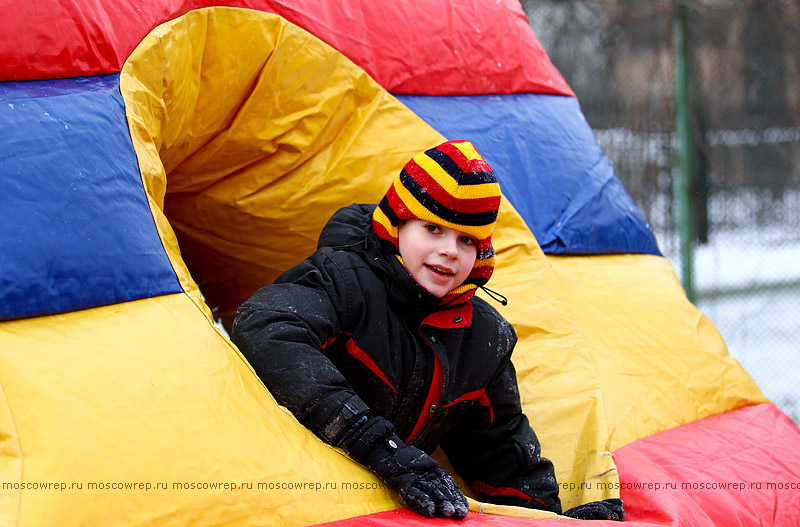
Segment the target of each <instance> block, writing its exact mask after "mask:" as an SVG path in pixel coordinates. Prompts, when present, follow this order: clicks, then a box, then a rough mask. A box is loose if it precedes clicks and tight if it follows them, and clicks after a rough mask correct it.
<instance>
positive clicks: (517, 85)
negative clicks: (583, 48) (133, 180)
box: [0, 0, 573, 95]
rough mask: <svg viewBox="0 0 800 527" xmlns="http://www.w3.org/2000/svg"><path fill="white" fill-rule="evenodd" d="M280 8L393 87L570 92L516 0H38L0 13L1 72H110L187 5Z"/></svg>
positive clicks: (17, 76) (435, 91) (2, 76)
mask: <svg viewBox="0 0 800 527" xmlns="http://www.w3.org/2000/svg"><path fill="white" fill-rule="evenodd" d="M212 5H222V6H231V7H245V8H251V9H257V10H261V11H267V12H273V13H277V14H279V15H281V16H283V17H284V18H286V19H287V20H289V21H290V22H292V23H294V24H296V25H298V26H300V27H302V28H304V29H306V30H308V31H309V32H311V33H313V34H314V35H316V36H317V37H319V38H320V39H321V40H323V41H325V42H327V43H328V44H330V45H331V46H333V47H334V48H336V49H338V50H339V51H340V52H342V53H343V54H345V55H346V56H348V57H349V58H350V59H351V60H353V62H355V63H356V64H358V65H359V66H360V67H361V68H363V69H364V70H365V71H367V72H368V73H369V74H370V75H371V76H372V77H374V78H375V79H376V80H377V81H378V82H379V83H380V84H381V85H382V86H383V87H384V88H386V89H387V90H389V91H390V92H392V93H404V94H421V95H478V94H492V93H520V92H531V93H548V94H561V95H573V94H572V91H571V90H570V88H569V86H568V85H567V83H566V82H565V81H564V78H563V77H562V76H561V74H560V73H559V72H558V71H557V70H556V69H555V67H554V66H553V64H552V63H551V62H550V59H549V58H548V57H547V54H546V53H545V51H544V49H543V48H542V46H541V44H540V43H539V41H538V39H537V38H536V35H534V33H533V31H532V30H531V28H530V26H529V25H528V20H527V18H526V17H525V13H524V11H523V10H522V7H521V5H520V4H519V2H518V1H517V0H463V1H461V2H458V3H453V4H450V3H446V2H440V1H438V0H416V1H414V2H394V1H393V2H379V1H376V0H341V1H337V2H308V1H303V0H225V1H214V0H129V1H126V2H99V1H96V0H72V1H69V2H65V1H61V0H38V1H36V2H19V3H18V5H16V6H14V9H8V10H6V12H5V15H4V16H3V17H2V19H0V34H2V35H9V36H10V35H13V36H14V37H13V38H4V39H3V40H2V42H1V43H0V80H31V79H45V78H63V77H77V76H87V75H97V74H104V73H116V72H118V71H120V69H121V67H122V64H123V63H124V62H125V59H127V57H128V55H129V54H130V53H131V51H133V49H134V48H135V47H136V45H137V44H139V42H140V41H141V40H142V38H144V37H145V35H147V33H149V32H150V31H151V30H152V29H153V28H154V27H156V26H158V25H159V24H161V23H163V22H166V21H168V20H171V19H173V18H176V17H178V16H180V15H182V14H184V13H186V12H187V11H191V10H193V9H198V8H202V7H207V6H212Z"/></svg>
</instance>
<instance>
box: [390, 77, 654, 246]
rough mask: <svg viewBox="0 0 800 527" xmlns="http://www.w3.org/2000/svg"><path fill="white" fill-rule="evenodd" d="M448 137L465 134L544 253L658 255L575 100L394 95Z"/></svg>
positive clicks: (648, 231) (530, 96) (527, 96)
mask: <svg viewBox="0 0 800 527" xmlns="http://www.w3.org/2000/svg"><path fill="white" fill-rule="evenodd" d="M396 97H397V98H398V99H399V100H400V101H401V102H403V104H405V105H406V106H408V107H409V108H410V109H411V110H412V111H413V112H415V113H416V114H417V115H419V116H420V117H421V118H422V119H424V120H425V121H426V122H427V123H428V124H430V125H431V126H432V127H434V128H435V129H436V130H438V131H439V132H440V133H441V134H442V135H444V136H445V137H447V138H448V139H469V140H471V141H472V142H473V143H474V144H475V146H476V147H477V148H478V151H479V152H480V153H481V154H483V156H484V157H485V158H486V159H487V161H489V164H491V165H492V167H493V168H494V170H495V172H496V173H497V177H498V179H499V180H500V186H501V188H502V189H503V193H504V195H505V196H506V197H507V198H508V199H509V201H511V203H512V204H513V205H514V207H515V208H516V209H517V211H518V212H519V213H520V215H522V218H523V219H524V220H525V222H526V223H527V224H528V227H529V228H530V230H531V232H532V233H533V235H534V236H535V237H536V239H537V241H538V242H539V244H540V245H541V247H542V249H543V250H544V252H546V253H548V254H622V253H640V254H656V255H660V254H661V252H660V251H659V249H658V245H657V243H656V239H655V236H654V235H653V232H652V230H651V229H650V226H649V225H648V224H647V221H646V220H645V219H644V216H643V215H642V213H641V211H640V210H639V208H638V207H637V206H636V204H635V203H634V201H633V199H632V198H631V197H630V194H628V192H627V191H626V190H625V188H624V187H623V186H622V183H621V182H620V180H619V178H617V176H616V173H615V172H614V167H613V165H612V164H611V162H610V161H609V159H608V158H607V157H606V156H605V154H604V153H603V151H602V149H601V148H600V145H599V144H598V143H597V140H596V139H595V137H594V133H593V132H592V130H591V128H590V126H589V124H588V123H587V122H586V119H584V117H583V114H582V113H581V109H580V106H579V104H578V101H577V99H575V98H574V97H564V96H557V95H539V94H531V93H520V94H511V95H480V96H448V97H441V96H440V97H434V96H419V95H397V96H396Z"/></svg>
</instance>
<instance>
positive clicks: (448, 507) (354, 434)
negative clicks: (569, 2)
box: [339, 417, 468, 520]
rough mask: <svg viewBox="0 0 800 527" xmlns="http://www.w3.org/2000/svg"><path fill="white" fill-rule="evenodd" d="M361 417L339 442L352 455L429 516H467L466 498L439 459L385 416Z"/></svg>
mask: <svg viewBox="0 0 800 527" xmlns="http://www.w3.org/2000/svg"><path fill="white" fill-rule="evenodd" d="M361 420H362V421H363V423H359V424H357V425H356V429H355V430H353V431H350V432H349V433H348V434H347V435H345V437H344V439H342V440H341V441H340V442H339V446H341V447H342V448H343V449H344V451H345V452H347V454H348V455H349V456H350V457H352V458H353V459H355V460H356V461H358V462H359V463H361V464H363V465H365V466H367V467H369V469H370V470H372V471H373V472H374V473H375V474H376V475H377V476H378V477H379V478H381V479H382V480H383V481H385V482H386V484H387V485H388V486H389V488H391V489H392V490H394V491H395V492H397V493H398V494H399V495H400V497H401V498H403V501H405V503H406V505H408V507H409V508H410V509H411V510H413V511H414V512H417V513H418V514H421V515H423V516H427V517H429V518H432V517H434V516H440V517H442V518H452V519H455V520H461V519H463V518H464V517H466V515H467V510H468V504H467V499H466V498H465V497H464V495H463V494H462V493H461V489H459V488H458V485H456V482H455V481H454V480H453V477H452V476H451V475H450V474H449V473H448V472H447V471H446V470H445V469H443V468H442V467H441V466H440V465H439V463H437V462H436V461H435V460H434V459H433V458H432V457H430V456H429V455H428V454H426V453H425V452H423V451H422V450H420V449H418V448H415V447H412V446H407V445H405V444H404V443H403V442H402V441H401V440H400V438H399V437H398V436H397V434H395V432H394V426H392V423H390V422H389V421H387V420H386V419H384V418H383V417H372V418H369V419H366V418H363V417H362V418H361Z"/></svg>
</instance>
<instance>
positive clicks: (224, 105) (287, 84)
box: [120, 7, 441, 326]
mask: <svg viewBox="0 0 800 527" xmlns="http://www.w3.org/2000/svg"><path fill="white" fill-rule="evenodd" d="M120 87H121V90H122V93H123V97H124V99H125V101H126V110H127V113H128V115H129V122H131V132H132V137H133V140H134V146H135V148H136V151H137V155H138V157H139V164H140V167H141V169H142V174H143V179H144V182H145V187H146V189H147V191H148V194H149V196H150V198H151V202H152V203H153V204H154V206H153V208H154V213H155V214H161V213H163V214H164V215H165V216H166V220H167V221H166V224H167V225H168V228H162V232H161V235H162V238H165V237H169V236H172V233H170V232H169V231H172V232H173V233H174V237H175V239H176V240H177V245H179V247H180V250H179V253H178V254H171V259H172V263H173V267H176V271H177V272H178V274H179V275H180V274H181V269H180V268H181V267H183V266H185V270H188V272H186V274H187V276H190V278H189V279H188V280H187V281H185V282H187V283H188V284H189V286H187V287H193V285H194V283H196V284H197V286H198V287H199V289H200V290H201V291H202V294H203V296H204V298H205V301H206V303H207V304H208V306H209V307H210V308H211V310H212V312H213V314H214V317H215V318H216V319H219V320H222V321H223V325H226V326H228V325H229V324H230V322H231V320H232V317H233V315H234V314H235V311H236V309H237V307H238V306H239V305H240V304H241V303H242V302H243V301H244V300H246V299H247V298H248V297H249V296H250V295H251V294H252V293H254V292H255V291H256V290H257V289H258V288H259V287H261V286H263V285H265V284H267V283H270V282H271V281H273V280H274V279H275V278H276V277H277V276H278V275H279V274H280V273H281V272H283V271H284V270H286V269H288V268H289V267H291V266H293V265H295V264H297V263H299V262H300V261H302V259H303V258H305V257H306V256H308V255H309V254H310V253H311V252H313V250H314V249H315V248H316V241H317V236H318V234H319V231H320V229H321V228H322V226H323V225H324V223H325V221H326V220H327V219H328V218H329V217H330V216H331V215H332V214H333V212H335V210H336V209H338V208H339V207H341V206H344V205H348V204H350V203H353V202H376V201H377V200H378V199H379V198H380V196H381V195H382V194H383V193H384V192H385V190H386V188H387V186H388V185H389V183H390V181H391V178H393V177H394V176H395V174H396V173H397V171H398V170H399V168H400V167H401V166H402V165H403V164H404V163H405V162H406V161H407V160H408V158H409V156H410V155H411V154H412V153H414V152H417V151H420V150H422V149H425V148H428V147H429V146H430V145H431V144H435V143H436V142H438V141H440V140H441V136H440V135H439V134H438V133H437V132H435V131H434V130H432V129H430V128H429V127H427V126H426V125H425V124H424V123H423V122H422V121H421V120H420V119H419V118H418V117H416V116H415V115H414V114H413V113H412V112H411V111H410V110H408V109H407V108H406V107H405V106H403V105H402V104H400V103H399V102H397V101H396V100H395V99H394V97H392V96H391V95H390V94H389V93H388V92H386V91H385V90H384V89H383V88H381V87H380V86H379V85H378V84H377V83H376V82H375V81H374V80H372V79H371V78H370V77H369V75H367V74H366V73H365V72H364V71H363V70H361V69H360V68H358V67H357V66H355V65H354V64H353V63H352V62H351V61H350V60H349V59H347V58H346V57H345V56H344V55H342V54H341V53H340V52H338V51H337V50H335V49H333V48H331V47H330V46H328V45H327V44H325V43H324V42H322V41H321V40H319V39H317V38H316V37H314V36H313V35H311V34H310V33H308V32H306V31H305V30H303V29H301V28H299V27H297V26H295V25H293V24H291V23H289V22H287V21H286V20H285V19H283V18H281V17H279V16H277V15H273V14H268V13H262V12H257V11H251V10H247V9H233V8H220V7H217V8H210V9H200V10H197V11H191V12H189V13H188V14H186V15H184V16H182V17H180V18H178V19H176V20H173V21H171V22H168V23H165V24H163V25H161V26H159V27H158V28H156V29H155V30H154V31H153V32H151V33H150V35H148V36H147V37H146V38H145V39H144V40H143V41H142V43H141V44H140V45H139V46H138V47H137V49H136V50H135V51H134V52H133V54H132V55H131V56H130V58H129V59H128V61H127V62H126V64H125V66H124V68H123V70H122V74H121V78H120ZM409 138H413V139H411V140H409ZM165 245H167V246H169V243H165ZM168 250H169V249H168ZM192 281H193V283H192Z"/></svg>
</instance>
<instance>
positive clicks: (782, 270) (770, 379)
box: [665, 228, 800, 423]
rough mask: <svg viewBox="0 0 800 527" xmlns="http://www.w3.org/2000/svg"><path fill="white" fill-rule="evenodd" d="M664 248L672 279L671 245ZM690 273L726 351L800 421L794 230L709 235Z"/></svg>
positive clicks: (799, 289) (799, 291)
mask: <svg viewBox="0 0 800 527" xmlns="http://www.w3.org/2000/svg"><path fill="white" fill-rule="evenodd" d="M671 241H673V240H671ZM668 245H670V244H668ZM671 245H672V246H673V247H674V245H675V244H671ZM665 253H666V256H667V258H669V259H670V261H671V262H672V265H673V267H675V270H676V272H677V273H678V275H679V276H680V274H681V272H680V257H679V255H678V253H677V250H675V249H673V250H667V249H665ZM694 278H695V284H696V290H697V291H698V300H697V302H696V303H697V306H698V308H699V309H700V310H701V311H703V313H705V315H706V316H707V317H708V318H709V319H710V320H711V321H712V322H713V323H714V325H715V326H716V327H717V329H718V330H719V331H720V333H721V334H722V336H723V338H724V339H725V342H726V343H727V345H728V349H729V351H730V353H731V355H733V356H734V357H735V358H736V359H737V360H738V361H739V362H740V363H741V364H742V366H744V368H745V369H746V370H747V371H748V372H749V373H750V375H751V376H752V377H753V379H754V380H755V381H756V383H758V385H759V387H760V388H761V390H762V391H763V392H764V394H765V395H766V396H767V397H769V398H770V399H772V401H773V402H775V403H776V404H777V405H778V406H779V407H780V408H781V409H782V410H783V411H784V412H785V413H786V414H788V415H789V416H790V417H792V418H793V419H794V421H795V422H797V423H800V232H797V231H795V232H794V233H792V232H791V231H790V230H787V229H785V228H766V229H752V228H750V229H748V228H743V229H737V230H736V231H733V232H727V233H726V232H717V233H712V236H711V239H710V240H709V243H708V244H707V245H700V246H698V247H697V250H696V252H695V255H694Z"/></svg>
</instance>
